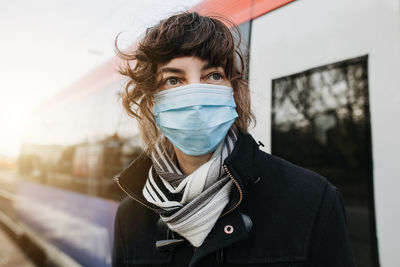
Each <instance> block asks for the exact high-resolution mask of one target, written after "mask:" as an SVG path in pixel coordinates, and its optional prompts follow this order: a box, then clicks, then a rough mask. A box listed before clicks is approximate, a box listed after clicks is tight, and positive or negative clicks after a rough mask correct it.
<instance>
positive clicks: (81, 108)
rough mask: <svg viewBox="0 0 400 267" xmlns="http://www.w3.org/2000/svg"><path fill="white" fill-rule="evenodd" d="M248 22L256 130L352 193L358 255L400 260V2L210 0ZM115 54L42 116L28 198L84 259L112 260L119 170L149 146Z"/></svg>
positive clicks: (52, 240)
mask: <svg viewBox="0 0 400 267" xmlns="http://www.w3.org/2000/svg"><path fill="white" fill-rule="evenodd" d="M193 10H196V11H198V12H200V13H201V14H205V15H216V14H218V15H223V16H225V17H227V18H230V19H231V20H232V21H233V22H234V23H235V24H236V25H238V27H239V30H240V32H241V36H242V41H243V46H242V47H243V50H244V51H245V53H246V54H248V55H249V57H248V62H247V63H248V69H249V73H248V75H249V82H250V89H251V92H252V106H253V110H254V112H255V114H256V117H257V125H256V127H255V128H254V129H252V130H251V133H252V134H253V136H254V137H255V139H256V140H260V141H261V142H262V143H263V144H265V147H264V148H263V149H265V150H266V151H267V152H270V153H272V154H275V155H278V156H281V157H283V158H285V159H287V160H289V161H292V162H294V163H296V164H298V165H301V166H304V167H306V168H309V169H312V170H314V171H316V172H318V173H320V174H322V175H324V176H325V177H327V178H328V180H330V181H331V182H332V183H333V184H334V185H336V186H337V187H338V188H339V189H340V191H341V192H342V194H343V196H344V200H345V206H346V211H347V221H348V228H349V235H350V238H351V242H352V247H353V252H354V256H355V259H356V262H357V266H363V267H367V266H374V267H375V266H384V267H397V266H400V259H399V257H398V251H399V249H400V246H399V245H398V242H397V240H399V239H400V232H399V230H398V228H399V225H400V198H399V197H397V195H398V192H397V190H398V188H399V187H400V179H398V178H399V173H400V164H399V157H398V151H400V144H399V141H398V140H399V138H398V134H399V133H400V126H399V123H398V122H397V123H396V121H397V119H396V115H400V93H399V90H398V87H399V84H400V75H398V70H399V69H400V12H399V11H400V2H399V1H398V0H385V1H380V0H379V1H378V0H356V1H346V0H337V1H328V0H304V1H291V0H264V1H263V0H253V1H250V0H249V1H233V0H204V1H202V2H200V3H199V4H198V5H197V6H195V7H194V8H193ZM117 65H118V60H117V59H116V58H113V59H111V60H110V61H109V62H107V63H105V64H103V65H102V66H99V67H98V68H97V69H96V70H94V71H93V72H91V73H89V74H87V75H86V76H85V77H84V78H82V79H81V80H80V81H78V82H77V83H75V84H73V85H72V86H71V87H70V88H68V89H67V90H65V91H64V92H63V93H61V94H60V95H58V96H57V97H55V99H53V100H52V101H50V102H48V103H46V104H45V105H43V107H42V108H41V109H40V110H38V112H37V113H36V114H34V119H33V120H32V127H30V128H29V130H28V131H27V135H26V139H25V143H24V144H23V146H22V149H21V154H20V159H19V173H20V177H21V179H20V181H19V184H18V186H17V187H16V188H17V193H18V194H19V196H20V198H18V199H17V200H16V201H15V204H14V205H15V208H16V210H17V211H18V214H19V216H20V220H21V222H23V224H24V225H25V226H26V228H27V229H30V231H31V232H32V234H33V235H36V236H37V237H40V240H42V241H43V242H45V243H46V244H48V245H49V246H51V247H53V248H54V249H55V250H56V251H59V252H60V253H61V254H65V255H66V258H68V259H69V260H70V261H69V263H70V264H71V262H73V263H75V264H77V265H82V266H110V263H111V248H112V239H113V220H114V215H115V211H116V207H117V205H118V202H119V201H120V200H121V199H122V198H123V197H124V194H123V192H122V191H121V190H119V188H118V187H117V185H116V183H115V181H114V180H113V177H114V176H115V175H116V174H117V173H118V172H120V171H121V170H122V169H123V168H124V167H125V166H127V164H128V163H129V162H130V161H132V160H133V159H134V158H135V157H136V156H137V155H139V154H140V153H141V152H142V149H141V143H140V137H139V135H138V128H137V125H136V124H135V122H134V120H133V119H131V118H128V117H127V116H126V115H124V113H123V111H122V106H121V104H120V102H119V98H118V96H119V94H120V92H121V90H122V87H123V84H124V82H125V80H124V78H122V77H121V76H120V75H119V74H118V73H117V71H116V70H117Z"/></svg>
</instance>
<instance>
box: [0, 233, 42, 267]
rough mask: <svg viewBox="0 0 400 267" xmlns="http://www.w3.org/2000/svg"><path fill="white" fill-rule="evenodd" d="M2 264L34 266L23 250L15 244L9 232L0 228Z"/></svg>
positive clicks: (3, 266)
mask: <svg viewBox="0 0 400 267" xmlns="http://www.w3.org/2000/svg"><path fill="white" fill-rule="evenodd" d="M0 244H1V249H0V266H1V267H5V266H7V267H34V266H35V265H34V264H33V263H32V262H31V261H30V260H29V259H27V258H26V256H25V255H24V253H23V252H21V250H20V249H19V248H18V247H17V246H16V245H15V244H14V241H13V240H12V239H10V237H9V236H8V234H7V233H6V232H4V231H3V229H2V228H0Z"/></svg>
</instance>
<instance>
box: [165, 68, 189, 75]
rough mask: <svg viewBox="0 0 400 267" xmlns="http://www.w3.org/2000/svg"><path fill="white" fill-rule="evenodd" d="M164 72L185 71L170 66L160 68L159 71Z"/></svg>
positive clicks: (180, 72)
mask: <svg viewBox="0 0 400 267" xmlns="http://www.w3.org/2000/svg"><path fill="white" fill-rule="evenodd" d="M165 72H171V73H177V74H183V73H185V72H184V71H183V70H181V69H178V68H171V67H164V68H161V73H165Z"/></svg>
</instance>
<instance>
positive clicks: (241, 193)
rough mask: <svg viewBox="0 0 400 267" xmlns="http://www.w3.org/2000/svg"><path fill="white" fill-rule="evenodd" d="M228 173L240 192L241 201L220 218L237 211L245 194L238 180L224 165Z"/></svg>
mask: <svg viewBox="0 0 400 267" xmlns="http://www.w3.org/2000/svg"><path fill="white" fill-rule="evenodd" d="M223 167H224V169H225V171H226V173H227V174H228V176H229V178H230V179H231V180H232V182H233V183H234V184H235V185H236V187H237V189H238V190H239V201H238V202H237V203H236V204H235V205H234V206H233V207H232V208H231V209H229V210H228V211H226V212H224V213H223V214H222V215H221V216H219V217H220V218H221V217H223V216H225V215H227V214H229V213H231V212H232V211H233V210H234V209H236V208H237V207H238V206H239V205H240V203H241V202H242V199H243V192H242V189H241V188H240V186H239V183H238V182H237V181H236V179H235V178H234V177H233V176H232V174H231V172H230V171H229V170H228V167H226V165H223Z"/></svg>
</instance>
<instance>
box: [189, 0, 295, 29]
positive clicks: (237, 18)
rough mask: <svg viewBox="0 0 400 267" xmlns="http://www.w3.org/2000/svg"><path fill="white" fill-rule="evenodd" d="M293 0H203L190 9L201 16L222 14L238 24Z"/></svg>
mask: <svg viewBox="0 0 400 267" xmlns="http://www.w3.org/2000/svg"><path fill="white" fill-rule="evenodd" d="M293 1H295V0H236V1H235V0H204V1H202V2H201V3H199V4H197V5H196V6H195V7H193V8H192V9H191V10H193V11H197V12H199V14H201V15H203V16H223V17H226V18H228V19H229V20H231V21H232V22H233V23H234V24H236V25H239V24H242V23H244V22H247V21H249V20H252V19H255V18H257V17H259V16H261V15H264V14H266V13H268V12H271V11H272V10H274V9H277V8H279V7H281V6H284V5H286V4H288V3H290V2H293Z"/></svg>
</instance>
